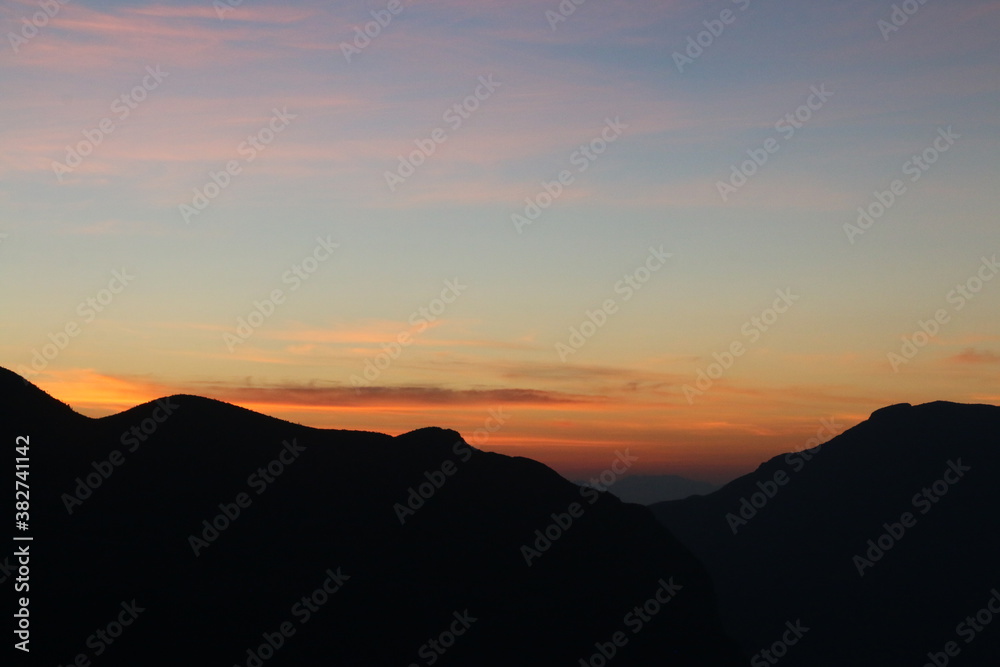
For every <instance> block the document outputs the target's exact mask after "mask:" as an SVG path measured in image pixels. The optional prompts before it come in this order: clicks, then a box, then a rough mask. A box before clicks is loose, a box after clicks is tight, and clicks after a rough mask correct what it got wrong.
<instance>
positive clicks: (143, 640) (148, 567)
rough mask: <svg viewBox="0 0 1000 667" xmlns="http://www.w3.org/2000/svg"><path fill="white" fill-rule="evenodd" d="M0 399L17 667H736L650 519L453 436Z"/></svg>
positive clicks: (693, 568)
mask: <svg viewBox="0 0 1000 667" xmlns="http://www.w3.org/2000/svg"><path fill="white" fill-rule="evenodd" d="M0 396H2V401H0V425H2V426H0V428H2V434H0V436H2V438H3V442H4V444H5V448H6V451H7V456H6V458H5V460H6V463H5V466H7V467H6V472H5V474H6V475H7V479H8V484H10V483H11V473H12V472H13V470H14V468H13V466H14V460H15V456H18V455H20V454H16V453H15V452H16V450H15V443H16V442H17V441H16V438H17V437H18V436H27V438H28V442H29V445H28V449H27V450H24V455H22V458H29V459H30V474H29V475H26V476H25V477H26V478H27V480H28V484H29V485H30V510H29V511H28V514H29V517H28V523H29V529H28V530H27V531H23V532H18V534H19V535H22V536H23V535H30V536H31V537H33V541H31V542H14V543H11V542H8V545H10V544H13V546H12V547H11V546H8V547H5V549H6V550H7V552H6V553H0V558H2V560H0V566H2V569H0V587H3V589H4V595H3V598H4V600H5V602H4V604H7V605H13V607H14V609H13V610H12V611H11V612H10V613H9V614H7V615H6V618H7V619H8V638H10V634H9V633H10V627H11V625H13V623H14V622H17V621H16V620H15V621H13V622H12V615H13V614H14V613H19V612H18V610H19V608H20V603H19V602H16V600H17V598H18V597H20V596H21V595H23V596H25V597H29V598H30V599H29V608H30V622H29V625H30V633H31V634H30V645H29V647H30V649H31V653H30V661H24V660H22V661H21V662H16V660H17V659H19V658H26V657H28V656H27V655H25V654H22V653H20V652H18V651H16V650H14V651H12V650H11V649H10V647H8V648H7V649H5V651H7V652H8V654H10V653H13V654H14V658H15V664H38V665H57V664H59V665H70V664H74V663H76V664H86V662H87V661H90V664H93V665H95V666H97V665H100V666H105V665H129V666H130V667H135V666H137V665H171V666H176V665H223V666H226V667H228V666H230V665H245V666H247V667H261V665H266V666H267V667H273V666H274V665H310V666H311V665H321V664H322V665H364V666H381V665H386V666H390V665H391V666H397V667H406V666H407V665H432V664H433V665H467V666H477V667H478V666H493V665H504V666H509V665H544V666H555V665H566V666H567V667H576V666H578V665H580V664H584V665H586V664H592V665H598V664H604V663H605V662H607V663H608V664H610V665H720V666H726V665H742V664H744V663H745V657H743V656H742V655H741V653H740V652H739V650H738V648H737V647H736V644H735V642H733V641H732V640H731V639H729V638H727V637H726V636H725V635H724V634H723V632H722V630H721V624H720V622H719V620H718V617H717V612H716V607H715V601H714V595H713V592H712V585H711V583H710V581H709V579H708V577H707V575H706V573H705V570H704V568H703V566H702V565H701V564H700V563H699V562H698V561H697V560H696V559H695V558H694V557H693V556H691V554H690V553H689V552H688V551H687V550H686V549H685V548H684V547H682V546H681V545H680V544H679V543H678V542H677V541H676V540H675V539H674V538H673V537H672V536H671V535H670V534H669V532H668V531H667V530H665V529H664V528H663V527H662V526H661V525H660V524H659V523H658V522H657V521H656V520H655V518H654V517H653V515H652V513H651V512H650V511H649V510H648V509H646V508H644V507H639V506H637V505H628V504H623V503H621V502H620V501H619V500H618V499H617V498H615V497H613V496H611V495H608V494H603V493H597V492H596V491H593V490H589V489H587V490H584V491H583V492H581V489H580V488H579V487H577V486H576V485H574V484H572V483H570V482H569V481H567V480H565V479H563V478H561V477H560V476H559V475H557V474H556V473H555V472H553V471H552V470H551V469H549V468H547V467H546V466H544V465H542V464H540V463H537V462H535V461H531V460H529V459H524V458H513V457H508V456H502V455H499V454H493V453H485V452H481V451H478V450H476V449H474V448H472V447H470V446H469V445H467V444H466V443H465V442H464V441H463V440H462V439H461V438H460V437H459V435H458V434H457V433H455V432H454V431H447V430H443V429H437V428H430V429H422V430H419V431H414V432H412V433H407V434H405V435H401V436H399V437H390V436H387V435H382V434H378V433H366V432H356V431H335V430H319V429H311V428H306V427H303V426H298V425H295V424H291V423H288V422H285V421H281V420H278V419H273V418H270V417H266V416H264V415H260V414H257V413H254V412H251V411H248V410H244V409H242V408H238V407H235V406H232V405H228V404H225V403H220V402H217V401H212V400H208V399H204V398H199V397H195V396H173V397H170V398H167V399H160V400H159V401H155V402H153V403H147V404H145V405H141V406H138V407H135V408H133V409H130V410H127V411H125V412H123V413H121V414H117V415H113V416H109V417H104V418H101V419H89V418H86V417H83V416H81V415H78V414H76V413H74V412H73V411H72V410H71V409H69V407H68V406H66V405H64V404H62V403H59V402H58V401H56V400H54V399H52V398H51V397H49V396H48V395H47V394H45V393H44V392H42V391H40V390H38V389H37V388H36V387H34V386H32V385H28V384H26V383H24V382H23V381H22V379H21V378H20V377H18V376H16V375H14V374H13V373H10V372H8V371H4V370H2V369H0ZM21 442H22V443H23V441H21ZM8 488H9V487H8ZM10 530H11V532H17V531H15V530H14V529H13V528H10ZM25 547H27V549H28V551H29V556H28V557H27V558H28V560H29V565H28V567H29V568H30V575H29V578H30V591H26V592H17V593H15V591H14V590H13V587H14V586H15V585H17V586H20V585H21V584H20V583H17V582H16V579H17V577H18V570H17V568H18V567H19V565H18V562H19V557H18V556H16V555H14V554H13V553H12V552H14V553H16V552H15V550H23V549H25ZM529 561H530V565H529V564H528V562H529ZM8 608H9V607H8ZM16 640H17V637H15V641H16ZM80 656H82V657H80ZM605 656H608V657H605ZM4 664H8V663H4Z"/></svg>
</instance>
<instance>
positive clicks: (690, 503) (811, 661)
mask: <svg viewBox="0 0 1000 667" xmlns="http://www.w3.org/2000/svg"><path fill="white" fill-rule="evenodd" d="M998 445H1000V408H998V407H994V406H988V405H963V404H956V403H945V402H936V403H928V404H924V405H918V406H911V405H909V404H900V405H894V406H889V407H887V408H883V409H881V410H878V411H876V412H874V413H873V414H872V415H871V417H870V418H869V419H868V420H866V421H864V422H862V423H861V424H859V425H858V426H856V427H854V428H852V429H849V430H848V431H845V432H844V433H843V434H841V435H839V436H837V437H835V438H834V439H833V440H831V441H829V442H827V443H826V444H823V445H822V446H820V447H818V448H816V449H812V450H807V451H803V452H795V453H790V454H788V455H783V456H778V457H775V458H773V459H771V460H770V461H767V462H766V463H764V464H762V465H761V466H760V467H759V468H758V469H757V470H756V471H755V472H753V473H752V474H749V475H746V476H743V477H740V478H739V479H736V480H734V481H733V482H731V483H729V484H727V485H725V486H724V487H723V488H722V489H720V490H719V491H716V492H715V493H712V494H710V495H708V496H702V497H692V498H687V499H684V500H679V501H672V502H666V503H659V504H656V505H653V506H652V508H651V509H652V510H653V511H654V513H655V514H656V515H657V517H658V518H659V519H660V520H661V522H662V523H663V524H664V525H665V526H666V527H667V528H669V529H670V531H671V532H672V533H673V534H674V535H676V536H677V538H678V539H680V540H681V542H683V543H684V544H685V546H687V547H688V548H690V549H691V550H692V551H693V552H694V553H695V555H696V556H698V557H699V558H700V559H701V560H702V561H703V562H704V563H705V565H706V567H708V570H709V574H710V575H711V576H712V578H713V580H714V581H715V583H716V589H717V591H718V594H719V598H720V601H719V604H720V610H721V614H722V618H723V623H724V625H725V627H726V629H727V630H728V632H729V633H730V634H731V636H733V637H735V638H736V639H737V640H738V641H739V642H740V644H741V646H742V648H743V650H744V652H745V653H746V654H747V655H749V656H751V665H771V664H777V663H778V662H779V661H780V664H781V665H782V667H785V666H788V667H792V666H794V665H803V666H809V667H824V666H826V665H831V666H832V665H838V666H840V665H879V666H885V665H914V666H915V667H919V666H921V665H931V666H933V667H942V666H943V665H946V664H954V665H958V666H959V667H961V666H964V665H975V666H979V665H983V666H987V665H990V666H992V665H997V664H1000V483H998V479H1000V447H998ZM977 628H978V629H977ZM763 651H767V653H766V654H765V653H763Z"/></svg>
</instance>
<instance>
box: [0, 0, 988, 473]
mask: <svg viewBox="0 0 1000 667" xmlns="http://www.w3.org/2000/svg"><path fill="white" fill-rule="evenodd" d="M230 5H233V6H230ZM903 5H905V8H906V9H908V10H909V11H910V13H909V14H908V13H906V11H904V8H903ZM560 7H562V9H560ZM569 8H575V9H573V11H572V12H570V11H569ZM46 12H48V13H46ZM33 22H34V23H33ZM0 26H2V32H3V34H4V40H3V44H2V49H3V52H2V56H0V82H2V84H0V86H2V96H0V114H2V118H3V123H2V124H0V141H2V145H3V150H2V152H0V292H2V297H0V299H2V300H0V303H2V310H0V365H2V366H4V367H7V368H10V369H12V370H16V371H18V372H20V373H21V374H22V375H24V376H26V377H27V378H28V379H30V380H31V381H32V382H34V383H35V384H37V385H39V386H40V387H42V388H43V389H45V390H46V391H47V392H49V393H50V394H52V395H53V396H55V397H56V398H59V399H60V400H63V401H65V402H67V403H69V404H70V405H72V406H73V407H74V408H75V409H77V410H78V411H80V412H82V413H84V414H87V415H91V416H100V415H106V414H110V413H113V412H117V411H120V410H122V409H124V408H127V407H130V406H132V405H135V404H137V403H141V402H144V401H147V400H151V399H153V398H156V397H158V396H163V395H169V394H179V393H188V394H200V395H205V396H210V397H213V398H218V399H220V400H224V401H229V402H232V403H236V404H239V405H243V406H245V407H249V408H251V409H254V410H258V411H261V412H264V413H267V414H271V415H274V416H278V417H282V418H285V419H289V420H292V421H296V422H300V423H303V424H307V425H312V426H318V427H326V428H356V429H366V430H377V431H382V432H388V433H392V434H397V433H402V432H405V431H408V430H412V429H414V428H419V427H422V426H428V425H437V426H443V427H448V428H453V429H455V430H458V431H459V432H461V433H462V434H463V435H464V436H465V437H466V439H468V440H469V441H470V442H472V443H473V444H477V445H478V446H480V447H482V448H483V449H487V450H492V451H499V452H504V453H509V454H518V455H525V456H530V457H532V458H536V459H538V460H540V461H543V462H544V463H547V464H549V465H551V466H552V467H554V468H555V469H556V470H557V471H559V472H560V473H562V474H564V475H566V476H570V477H578V476H581V475H586V474H594V473H597V472H599V471H601V470H602V469H604V468H607V467H608V466H609V465H610V464H611V463H612V461H613V460H614V456H615V451H616V450H624V449H625V448H630V451H631V453H632V454H633V455H637V456H638V457H639V460H638V462H637V463H636V465H635V468H634V470H636V471H640V472H646V473H673V474H681V475H686V476H689V477H694V478H700V479H706V480H710V481H715V482H722V481H727V480H729V479H731V478H733V477H734V476H736V475H739V474H742V473H745V472H748V471H750V470H752V469H753V468H754V467H756V465H757V464H758V463H759V462H761V461H762V460H764V459H766V458H768V457H770V456H773V455H774V454H777V453H779V452H782V451H789V450H795V449H801V448H803V447H804V446H806V443H807V440H808V439H809V438H811V437H814V436H815V435H816V434H817V432H818V431H820V430H821V429H824V435H823V438H824V439H825V438H828V437H829V436H830V435H831V433H829V432H828V431H829V429H828V428H827V427H826V426H825V425H824V424H825V423H829V422H823V421H822V420H831V419H832V420H834V421H835V423H836V424H838V425H839V426H840V428H847V427H850V426H853V425H854V424H856V423H858V422H859V421H861V420H863V419H865V418H866V417H867V416H868V415H869V414H870V413H871V412H872V411H873V410H875V409H877V408H879V407H882V406H884V405H887V404H891V403H899V402H911V403H920V402H927V401H931V400H939V399H940V400H951V401H960V402H978V403H992V404H997V403H1000V385H998V382H997V378H998V374H1000V326H998V323H1000V319H998V316H997V314H998V306H1000V279H996V280H994V279H993V278H994V277H996V274H997V272H1000V265H997V264H996V259H997V257H998V254H1000V234H998V221H997V210H998V208H1000V184H998V183H997V174H998V168H997V167H998V157H1000V127H998V125H1000V114H998V110H1000V76H998V75H1000V49H998V48H997V35H998V34H1000V2H995V1H986V0H958V1H952V2H927V3H925V4H923V5H920V4H919V3H917V2H915V1H911V2H907V3H902V4H899V3H897V4H896V5H895V9H894V4H893V2H890V1H889V0H879V1H877V2H856V1H845V2H838V3H833V4H830V3H793V2H783V3H779V2H764V1H759V0H735V1H729V0H725V1H723V0H718V1H715V2H689V1H679V2H674V1H672V0H666V1H663V2H640V1H625V2H614V3H610V2H598V1H597V0H590V1H589V2H584V3H583V4H581V5H574V4H573V3H571V2H570V1H569V0H565V1H564V2H563V3H562V5H560V3H559V2H557V1H556V0H549V1H530V2H529V1H527V0H505V1H503V2H501V1H499V0H495V1H494V0H483V1H481V2H459V1H458V0H427V1H417V2H405V1H404V2H397V1H396V0H393V1H391V2H390V1H388V0H387V1H383V0H374V1H367V0H366V1H365V2H354V3H341V2H335V3H329V2H298V1H295V2H281V3H275V2H260V1H259V0H244V1H243V2H242V3H241V4H239V5H237V0H231V2H230V3H228V4H227V3H226V2H224V0H216V2H215V3H214V4H213V3H212V2H210V1H209V0H204V1H203V2H197V3H190V4H188V3H182V2H179V3H164V4H155V3H148V2H128V1H123V2H111V1H109V2H86V1H77V0H73V1H72V2H69V3H67V4H61V3H60V2H59V1H58V0H44V1H43V2H41V3H39V2H29V1H27V0H12V1H11V2H7V3H4V5H3V7H2V9H0ZM39 26H40V27H39ZM365 30H367V31H368V33H369V35H365V32H364V31H365ZM372 34H373V35H374V37H371V36H370V35H372ZM754 160H756V161H754ZM560 179H561V181H560ZM894 181H897V182H896V183H894ZM536 207H537V208H536ZM859 207H861V208H862V209H863V210H864V211H866V212H867V213H868V215H870V216H871V217H870V218H867V219H865V218H862V220H861V222H860V223H859V215H860V214H859ZM275 297H276V298H275ZM588 312H589V313H590V315H589V316H588ZM240 318H242V319H243V321H245V322H246V324H241V319H240ZM755 318H756V319H755ZM935 318H936V321H935ZM921 322H923V329H922V327H921ZM585 323H586V324H585ZM598 325H599V326H598ZM574 328H575V330H576V331H577V332H578V333H573V329H574ZM925 331H926V332H927V333H924V332H925ZM917 332H920V333H917ZM903 337H906V338H907V339H908V340H911V341H912V344H913V347H912V348H911V347H909V345H910V344H909V343H907V344H904V341H903ZM914 337H915V339H914ZM733 352H735V353H736V354H733ZM731 354H732V355H733V356H732V357H731V358H730V357H729V356H727V355H731ZM891 354H892V355H898V356H895V357H890V355H891ZM380 355H381V356H380ZM730 362H731V363H730ZM712 364H717V365H716V366H712ZM366 369H367V373H366ZM700 373H704V374H702V375H700ZM712 376H714V377H712ZM699 378H701V381H700V383H699ZM685 386H687V389H685ZM500 422H502V424H501V423H500ZM477 429H482V430H480V431H479V432H478V435H477ZM488 429H494V430H493V432H488Z"/></svg>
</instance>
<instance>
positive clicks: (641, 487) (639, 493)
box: [577, 475, 719, 505]
mask: <svg viewBox="0 0 1000 667" xmlns="http://www.w3.org/2000/svg"><path fill="white" fill-rule="evenodd" d="M577 484H585V485H588V486H593V487H595V488H599V489H604V488H605V487H604V486H603V485H601V483H600V480H585V479H581V480H578V481H577ZM606 488H607V491H608V493H613V494H614V495H616V496H618V497H619V498H620V499H621V500H622V501H623V502H626V503H638V504H639V505H652V504H653V503H659V502H663V501H667V500H681V499H682V498H687V497H688V496H695V495H705V494H708V493H712V492H713V491H715V490H717V489H718V488H719V487H718V486H716V485H715V484H709V483H708V482H699V481H698V480H694V479H688V478H687V477H679V476H677V475H628V476H626V477H622V478H621V479H618V480H617V481H615V482H614V483H613V484H612V485H611V486H608V487H606Z"/></svg>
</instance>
